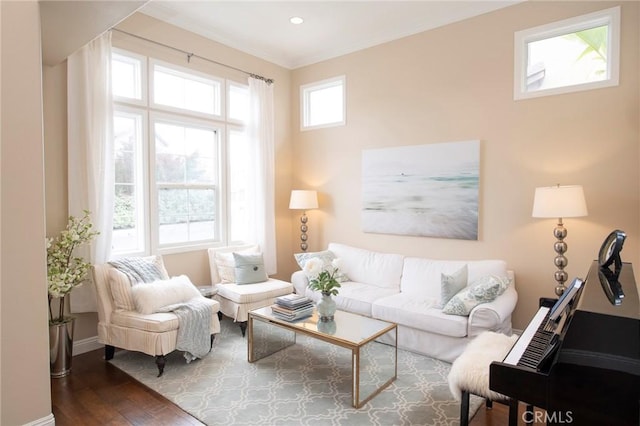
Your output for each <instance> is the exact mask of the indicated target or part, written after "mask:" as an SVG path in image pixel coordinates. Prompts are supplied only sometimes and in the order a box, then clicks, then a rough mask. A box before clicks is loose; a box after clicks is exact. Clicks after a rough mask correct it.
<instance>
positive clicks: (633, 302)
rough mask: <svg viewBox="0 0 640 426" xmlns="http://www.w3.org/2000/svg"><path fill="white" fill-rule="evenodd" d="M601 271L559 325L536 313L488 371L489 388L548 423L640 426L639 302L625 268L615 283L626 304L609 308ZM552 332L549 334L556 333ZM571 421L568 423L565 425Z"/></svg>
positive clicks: (594, 269) (544, 312)
mask: <svg viewBox="0 0 640 426" xmlns="http://www.w3.org/2000/svg"><path fill="white" fill-rule="evenodd" d="M599 269H600V267H599V265H598V263H597V262H594V263H593V264H592V265H591V268H590V270H589V274H588V275H587V279H586V280H585V282H584V283H583V284H582V285H581V288H580V289H578V290H577V291H576V293H575V296H574V298H573V301H572V302H571V303H570V304H569V305H568V307H567V308H566V309H564V311H563V312H562V315H561V317H560V318H558V319H557V322H556V321H553V324H551V325H550V321H549V315H550V312H551V308H550V307H549V306H548V303H545V304H543V306H541V307H540V309H539V310H538V312H537V313H536V315H535V316H534V318H533V319H532V320H531V322H530V323H529V324H528V326H527V327H526V329H525V330H524V332H523V333H522V335H521V336H520V338H519V339H518V340H517V341H516V343H515V344H514V346H513V348H512V349H511V351H510V352H509V354H507V356H506V357H505V359H504V361H503V362H494V363H492V364H491V366H490V388H491V389H492V390H494V391H496V392H500V393H502V394H504V395H507V396H509V397H511V398H514V399H518V400H520V401H522V402H525V403H527V404H532V405H535V406H536V407H539V408H542V409H544V410H546V413H545V416H546V417H545V419H544V420H545V421H547V423H549V424H562V423H565V424H566V423H573V424H576V425H591V424H593V425H602V424H617V425H618V424H620V425H634V426H637V425H638V424H639V422H640V414H639V413H640V301H639V300H638V292H637V288H636V284H635V279H634V277H633V268H632V266H631V264H628V263H624V264H623V265H622V269H621V271H620V274H619V282H618V283H617V284H619V285H620V287H621V289H622V291H623V292H624V294H625V297H624V298H623V299H622V302H621V303H619V302H620V301H619V300H616V302H618V303H619V304H618V305H615V304H612V303H610V302H609V299H610V298H609V297H608V296H607V294H606V289H605V287H604V286H601V285H600V281H599ZM554 327H555V328H554ZM569 420H571V421H569Z"/></svg>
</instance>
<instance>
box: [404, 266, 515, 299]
mask: <svg viewBox="0 0 640 426" xmlns="http://www.w3.org/2000/svg"><path fill="white" fill-rule="evenodd" d="M464 265H467V268H468V277H467V281H468V283H471V282H474V281H475V280H477V279H478V278H480V277H482V276H485V275H491V274H493V275H497V276H502V277H506V276H507V264H506V262H505V261H503V260H470V261H465V260H434V259H425V258H418V257H407V258H405V260H404V268H403V271H402V282H401V284H400V290H401V291H402V292H403V293H406V294H410V295H412V296H413V297H415V298H417V299H420V300H428V299H436V300H440V297H441V288H440V286H441V284H440V283H441V277H442V274H447V275H450V274H453V273H454V272H456V271H458V270H459V269H460V268H462V267H463V266H464Z"/></svg>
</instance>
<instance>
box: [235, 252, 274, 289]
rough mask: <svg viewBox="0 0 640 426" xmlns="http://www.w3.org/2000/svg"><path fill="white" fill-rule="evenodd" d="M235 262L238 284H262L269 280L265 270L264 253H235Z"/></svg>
mask: <svg viewBox="0 0 640 426" xmlns="http://www.w3.org/2000/svg"><path fill="white" fill-rule="evenodd" d="M233 260H234V263H235V268H234V273H235V276H236V281H235V282H236V284H253V283H260V282H263V281H267V280H268V279H269V276H267V272H266V271H265V269H264V261H263V259H262V253H257V254H240V253H233Z"/></svg>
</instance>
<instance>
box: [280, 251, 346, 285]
mask: <svg viewBox="0 0 640 426" xmlns="http://www.w3.org/2000/svg"><path fill="white" fill-rule="evenodd" d="M293 257H295V258H296V262H298V266H300V269H302V270H303V271H304V265H305V264H306V263H307V261H308V260H309V259H315V258H317V259H320V260H321V261H322V270H327V269H329V270H330V269H331V262H332V261H333V260H334V259H335V258H336V255H335V254H333V252H332V251H329V250H324V251H316V252H310V253H295V254H294V255H293ZM336 279H337V280H338V282H340V283H342V282H345V281H349V277H348V276H347V274H346V273H345V271H342V270H339V271H338V275H337V276H336Z"/></svg>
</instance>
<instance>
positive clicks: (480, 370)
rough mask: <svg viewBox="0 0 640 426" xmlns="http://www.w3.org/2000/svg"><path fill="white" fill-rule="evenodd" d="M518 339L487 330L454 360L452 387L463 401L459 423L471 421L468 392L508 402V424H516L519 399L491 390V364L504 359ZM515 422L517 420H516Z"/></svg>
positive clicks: (462, 424) (457, 396) (450, 387)
mask: <svg viewBox="0 0 640 426" xmlns="http://www.w3.org/2000/svg"><path fill="white" fill-rule="evenodd" d="M516 340H518V336H516V335H513V336H506V335H504V334H501V333H495V332H492V331H485V332H483V333H481V334H480V335H478V337H476V338H475V339H473V340H472V341H471V342H470V343H469V344H468V345H467V347H466V348H465V350H464V352H462V354H461V355H460V356H459V357H458V358H457V359H456V360H455V361H454V362H453V364H452V365H451V371H450V372H449V389H450V390H451V394H452V395H453V396H454V397H455V398H456V400H458V401H461V403H460V425H461V426H466V425H468V424H469V394H474V395H478V396H481V397H484V398H486V400H487V408H490V407H491V401H499V402H503V403H506V404H508V405H509V424H510V425H512V424H517V420H518V401H517V400H512V399H511V398H509V397H506V396H504V395H501V394H499V393H497V392H494V391H492V390H491V389H490V388H489V365H490V364H491V362H493V361H502V360H503V359H504V357H505V356H507V354H508V353H509V350H511V348H512V347H513V345H514V343H515V342H516ZM514 422H515V423H514Z"/></svg>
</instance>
